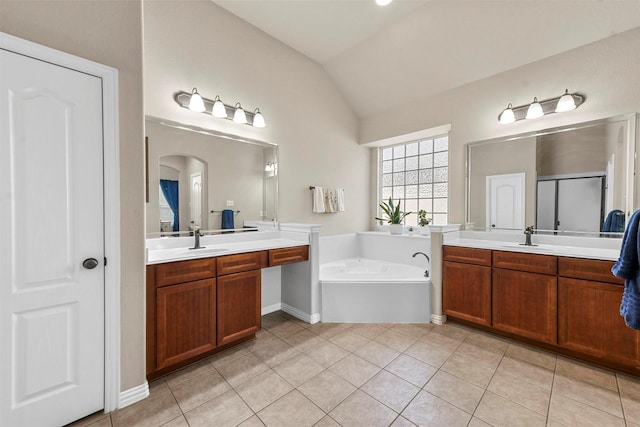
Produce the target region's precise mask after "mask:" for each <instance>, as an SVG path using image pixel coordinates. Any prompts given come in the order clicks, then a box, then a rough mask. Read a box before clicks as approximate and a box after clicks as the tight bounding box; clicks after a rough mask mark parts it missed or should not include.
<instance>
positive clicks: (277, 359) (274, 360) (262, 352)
mask: <svg viewBox="0 0 640 427" xmlns="http://www.w3.org/2000/svg"><path fill="white" fill-rule="evenodd" d="M253 354H255V355H256V356H258V358H259V359H260V360H262V361H263V362H264V363H265V364H266V365H267V366H269V367H271V368H273V367H274V366H277V365H279V364H281V363H282V362H284V361H285V360H287V359H288V358H290V357H292V356H294V355H296V354H298V350H296V349H295V348H293V347H292V346H291V345H289V344H287V343H286V342H284V341H282V340H280V339H278V340H276V341H273V342H272V343H271V344H270V345H268V346H265V347H262V348H258V349H257V350H255V351H254V352H253Z"/></svg>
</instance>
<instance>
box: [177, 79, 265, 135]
mask: <svg viewBox="0 0 640 427" xmlns="http://www.w3.org/2000/svg"><path fill="white" fill-rule="evenodd" d="M173 100H174V101H175V102H176V103H177V104H178V105H179V106H181V107H182V108H187V109H189V110H191V111H196V112H199V113H204V114H208V115H211V116H213V117H219V118H222V119H227V120H233V121H234V122H236V123H241V124H247V125H249V126H253V127H256V128H263V127H265V126H266V123H265V120H264V116H263V115H262V113H261V112H260V109H259V108H256V109H255V110H254V112H253V113H252V112H250V111H245V110H244V109H243V108H242V106H241V105H240V103H239V102H236V104H235V106H234V107H232V106H230V105H228V104H225V103H223V102H222V100H221V99H220V97H219V96H218V95H216V97H215V99H213V100H211V99H207V98H203V97H202V96H201V95H200V94H199V93H198V90H197V89H196V88H195V87H194V88H193V90H192V91H191V93H189V92H184V91H180V92H176V93H175V94H174V95H173Z"/></svg>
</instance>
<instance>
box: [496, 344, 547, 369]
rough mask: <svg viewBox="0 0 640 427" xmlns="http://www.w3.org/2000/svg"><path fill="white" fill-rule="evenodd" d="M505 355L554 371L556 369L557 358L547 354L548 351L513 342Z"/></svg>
mask: <svg viewBox="0 0 640 427" xmlns="http://www.w3.org/2000/svg"><path fill="white" fill-rule="evenodd" d="M505 354H506V355H507V356H509V357H513V358H515V359H520V360H523V361H525V362H529V363H531V364H533V365H537V366H540V367H542V368H546V369H550V370H552V371H553V370H555V369H556V359H557V357H556V355H555V354H551V353H547V352H546V351H543V350H539V349H537V348H533V347H529V346H527V345H524V344H520V343H513V342H512V343H511V344H510V345H509V348H508V349H507V352H506V353H505Z"/></svg>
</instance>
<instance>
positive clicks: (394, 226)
mask: <svg viewBox="0 0 640 427" xmlns="http://www.w3.org/2000/svg"><path fill="white" fill-rule="evenodd" d="M380 209H382V212H384V214H385V215H386V218H378V217H376V219H377V220H378V221H385V222H387V223H388V224H390V226H389V230H390V232H391V234H402V233H404V225H403V224H402V221H403V220H404V218H405V217H406V216H407V215H409V214H411V212H402V211H401V210H400V201H399V200H398V204H397V205H394V204H393V200H392V199H391V197H389V202H382V203H380Z"/></svg>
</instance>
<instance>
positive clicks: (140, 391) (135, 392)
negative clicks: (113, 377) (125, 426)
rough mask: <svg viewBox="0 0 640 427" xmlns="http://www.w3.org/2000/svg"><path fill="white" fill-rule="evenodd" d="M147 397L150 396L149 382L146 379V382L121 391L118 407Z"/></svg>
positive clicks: (120, 407)
mask: <svg viewBox="0 0 640 427" xmlns="http://www.w3.org/2000/svg"><path fill="white" fill-rule="evenodd" d="M147 397H149V383H148V382H146V381H145V382H144V384H140V385H139V386H137V387H133V388H130V389H129V390H125V391H121V392H120V404H119V405H118V409H122V408H124V407H125V406H129V405H131V404H134V403H136V402H139V401H141V400H143V399H146V398H147Z"/></svg>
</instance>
